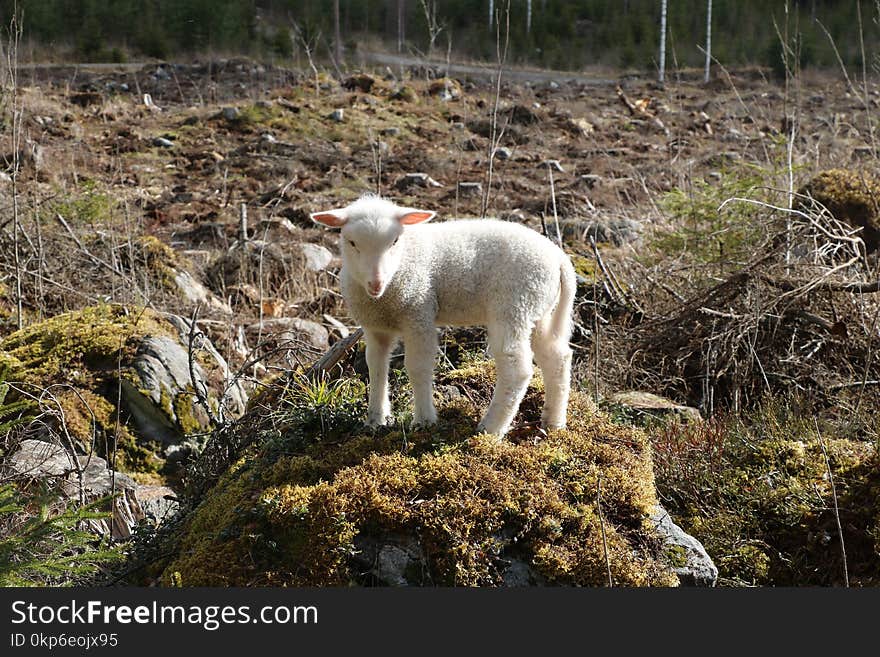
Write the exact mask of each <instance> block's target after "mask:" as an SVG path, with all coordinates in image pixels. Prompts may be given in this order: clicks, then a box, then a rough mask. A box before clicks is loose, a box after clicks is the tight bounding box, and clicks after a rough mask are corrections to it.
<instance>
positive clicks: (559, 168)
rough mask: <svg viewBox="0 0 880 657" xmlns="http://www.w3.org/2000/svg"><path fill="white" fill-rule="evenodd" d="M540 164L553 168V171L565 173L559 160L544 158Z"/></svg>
mask: <svg viewBox="0 0 880 657" xmlns="http://www.w3.org/2000/svg"><path fill="white" fill-rule="evenodd" d="M540 166H542V167H548V168H550V169H553V170H554V171H558V172H559V173H565V169H563V168H562V165H561V164H560V163H559V160H544V161H543V162H541V164H540Z"/></svg>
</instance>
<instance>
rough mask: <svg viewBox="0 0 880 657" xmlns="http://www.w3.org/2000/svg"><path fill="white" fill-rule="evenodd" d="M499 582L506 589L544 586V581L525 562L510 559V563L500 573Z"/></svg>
mask: <svg viewBox="0 0 880 657" xmlns="http://www.w3.org/2000/svg"><path fill="white" fill-rule="evenodd" d="M501 580H502V582H504V586H506V587H512V588H517V587H522V586H544V585H545V584H546V580H545V579H544V577H542V576H541V575H540V574H539V573H537V572H535V570H534V568H532V567H531V566H530V565H529V564H527V563H526V562H525V561H521V560H520V559H511V560H510V563H509V564H508V565H507V567H506V568H505V569H504V570H503V571H502V573H501Z"/></svg>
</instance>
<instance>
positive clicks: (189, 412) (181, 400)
mask: <svg viewBox="0 0 880 657" xmlns="http://www.w3.org/2000/svg"><path fill="white" fill-rule="evenodd" d="M163 392H164V390H163ZM195 403H196V399H195V395H194V394H193V393H192V392H191V391H190V386H187V392H185V393H181V394H179V395H177V396H176V397H175V398H174V415H172V416H169V417H176V418H177V423H178V424H179V425H180V428H181V429H183V432H184V433H196V432H198V431H201V429H202V423H201V422H199V420H198V419H197V418H196V417H195V415H194V414H193V404H195Z"/></svg>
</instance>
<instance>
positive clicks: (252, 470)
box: [161, 364, 678, 586]
mask: <svg viewBox="0 0 880 657" xmlns="http://www.w3.org/2000/svg"><path fill="white" fill-rule="evenodd" d="M493 379H494V377H493V375H492V368H491V367H489V366H486V365H485V364H475V365H473V366H469V367H468V368H466V369H462V370H456V371H453V372H449V373H447V374H446V375H444V376H442V377H440V381H439V383H440V384H441V385H451V384H453V385H456V386H459V387H463V388H465V389H467V391H468V395H467V397H459V398H456V399H452V400H450V401H448V402H447V403H444V404H442V405H441V407H440V424H439V425H438V426H437V427H436V428H435V429H433V430H430V431H428V430H426V431H409V430H407V431H406V432H405V433H404V432H403V431H402V430H398V429H393V430H389V431H388V432H387V433H384V434H382V435H375V434H371V433H363V429H362V428H361V427H362V425H361V415H362V412H363V410H364V403H363V397H362V392H363V388H362V387H357V386H355V387H354V388H353V391H354V393H355V394H352V392H351V391H349V392H347V393H344V394H343V393H342V392H340V389H339V388H338V387H329V388H328V387H327V386H326V384H320V383H318V384H312V383H307V382H302V381H300V382H299V383H297V382H296V381H295V380H294V381H290V382H288V385H287V386H286V387H285V388H284V390H286V392H284V393H283V394H281V393H279V394H281V396H280V397H279V398H278V399H275V400H274V401H272V402H271V406H272V408H273V412H272V418H271V423H268V424H267V423H264V424H263V425H262V426H263V427H264V428H263V429H261V430H258V431H259V432H258V437H260V438H261V440H259V441H257V442H254V443H252V444H251V447H250V448H249V449H248V450H247V451H246V452H245V453H244V454H243V455H242V457H241V458H239V459H238V460H237V461H236V462H235V463H234V464H233V465H232V466H231V467H229V468H228V470H227V471H226V473H225V474H223V475H222V477H221V478H220V480H219V481H218V482H217V483H216V484H215V485H214V486H213V487H212V488H210V489H209V490H208V492H207V493H206V494H205V496H204V498H203V499H202V500H201V503H200V504H199V506H198V508H197V509H196V510H195V511H194V512H193V513H192V515H191V516H189V517H188V518H187V520H186V522H185V523H184V525H183V528H182V532H181V534H180V536H179V543H178V545H177V547H176V550H175V554H174V556H173V558H172V559H171V560H170V562H169V563H167V564H166V566H165V568H164V573H163V575H162V578H161V579H162V581H163V582H165V583H167V584H171V583H181V584H183V585H185V586H199V585H223V586H226V585H317V586H327V585H349V584H351V583H359V584H371V583H372V584H375V583H382V584H389V585H404V584H418V585H425V584H430V585H489V586H503V585H521V584H524V583H546V584H576V585H604V584H606V583H607V569H608V568H609V567H610V569H611V574H612V578H613V581H614V584H617V585H627V586H645V585H662V586H667V585H675V584H677V583H678V580H677V578H676V577H675V574H674V573H673V572H672V570H671V568H670V567H669V566H668V565H667V564H666V563H664V562H663V560H662V549H661V547H662V546H661V540H660V538H659V537H658V536H657V535H656V534H655V532H654V529H653V525H652V523H651V520H650V517H651V513H652V512H653V509H654V507H655V506H656V503H657V500H656V494H655V490H654V481H653V473H652V467H651V449H650V446H649V444H648V442H647V439H646V437H645V435H644V434H643V433H642V432H641V431H639V430H637V429H634V428H631V427H625V426H620V425H615V424H613V423H612V422H610V421H609V420H608V419H607V418H605V417H604V416H602V415H601V414H599V413H598V412H597V411H596V409H595V407H594V405H593V404H592V401H591V400H590V399H589V398H588V397H587V396H585V395H581V394H579V393H574V394H573V396H572V401H571V407H570V414H569V418H570V426H569V428H568V429H566V430H560V431H554V432H551V433H550V435H549V436H547V437H545V438H543V440H538V439H537V434H536V435H535V436H533V437H534V438H536V439H531V438H528V437H525V436H524V437H523V438H522V439H521V440H520V442H513V441H511V440H498V439H497V438H496V437H493V436H488V435H476V434H475V427H476V423H477V420H478V418H479V413H480V410H481V407H482V406H483V403H484V401H485V399H486V398H487V397H488V395H490V394H491V389H492V382H493ZM338 385H339V386H341V389H342V390H345V389H346V384H344V383H343V384H338ZM540 389H541V383H540V379H536V380H535V381H534V382H533V385H532V386H531V387H530V390H529V392H528V394H527V397H526V399H525V401H524V403H523V406H522V414H523V419H524V420H525V421H526V422H528V421H534V420H536V419H537V417H538V416H539V413H540V410H539V409H540V399H541V392H540ZM474 402H476V403H474ZM269 403H270V402H269V401H267V400H259V401H258V403H257V406H259V407H263V406H264V405H266V404H269ZM245 424H247V425H248V429H247V431H248V432H249V435H250V436H251V437H253V434H254V432H255V428H254V425H253V424H252V423H245ZM527 426H528V425H526V427H527ZM523 431H525V432H527V431H528V430H527V429H526V428H524V429H523ZM229 439H230V436H228V435H227V436H225V437H224V440H229ZM600 481H601V497H599V496H598V493H599V485H600ZM597 498H598V501H597ZM600 507H601V508H600Z"/></svg>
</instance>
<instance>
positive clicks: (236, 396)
mask: <svg viewBox="0 0 880 657" xmlns="http://www.w3.org/2000/svg"><path fill="white" fill-rule="evenodd" d="M166 317H167V319H168V321H169V323H171V324H172V325H173V326H174V327H175V328H176V329H177V331H178V336H177V339H174V338H171V337H168V336H147V337H145V338H144V339H143V340H142V341H141V343H140V345H139V346H138V349H137V352H136V354H135V357H134V361H133V363H132V365H131V367H130V369H129V370H128V372H127V375H126V376H123V378H122V394H123V399H124V401H125V405H126V408H127V410H128V411H129V413H130V414H131V417H132V421H133V423H134V426H135V428H136V429H137V432H138V434H139V435H141V436H143V437H146V438H148V439H152V440H158V441H160V442H162V443H164V444H174V443H178V442H180V441H181V440H182V439H183V437H184V436H185V434H186V433H187V432H189V431H192V430H193V429H194V428H196V429H197V430H200V431H204V430H207V429H209V428H210V426H211V418H210V417H209V416H208V413H207V411H206V410H205V409H204V407H203V406H202V405H201V404H200V403H199V402H198V401H197V397H196V395H195V394H194V392H193V391H194V387H193V386H194V385H196V386H198V387H199V389H200V390H203V391H204V392H205V396H206V397H207V399H208V404H209V406H211V407H212V409H213V411H214V413H215V414H219V413H220V411H221V409H222V411H223V412H224V413H226V414H228V415H232V416H237V415H240V414H241V413H243V412H244V408H245V405H246V404H247V393H246V392H245V390H244V388H243V387H242V385H241V384H240V383H239V382H234V383H231V384H229V385H226V382H227V379H229V377H230V371H229V367H228V365H227V363H226V361H225V360H224V359H223V357H222V356H221V355H220V354H219V352H218V351H217V350H216V349H215V348H214V346H213V345H212V344H211V342H210V340H208V339H207V337H206V336H204V334H202V333H201V331H198V332H197V334H196V337H197V340H196V346H197V347H198V353H197V354H196V357H195V358H194V359H193V368H192V370H193V375H194V377H195V382H193V380H192V378H193V377H192V376H191V375H190V365H189V353H188V344H189V320H184V319H183V318H181V317H178V316H176V315H167V316H166ZM200 361H201V362H200ZM207 362H210V363H211V364H212V365H213V367H212V368H211V369H212V371H214V372H215V373H217V374H219V376H215V377H214V378H213V380H212V377H210V376H209V375H208V373H207V372H206V371H205V368H204V367H203V363H207ZM182 413H185V417H181V414H182ZM193 423H195V425H196V426H195V427H193Z"/></svg>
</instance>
